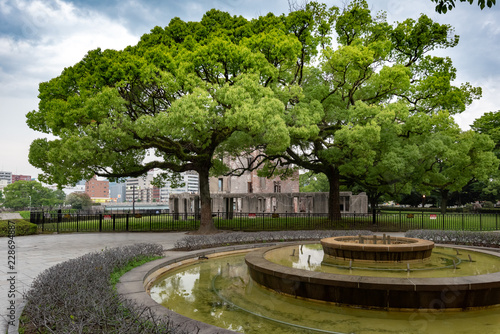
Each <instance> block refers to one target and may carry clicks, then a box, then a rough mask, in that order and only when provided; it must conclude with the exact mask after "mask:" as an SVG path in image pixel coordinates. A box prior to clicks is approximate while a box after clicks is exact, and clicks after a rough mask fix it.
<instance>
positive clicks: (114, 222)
mask: <svg viewBox="0 0 500 334" xmlns="http://www.w3.org/2000/svg"><path fill="white" fill-rule="evenodd" d="M115 224H116V213H113V232H114V231H115Z"/></svg>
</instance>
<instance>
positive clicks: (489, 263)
mask: <svg viewBox="0 0 500 334" xmlns="http://www.w3.org/2000/svg"><path fill="white" fill-rule="evenodd" d="M469 256H470V258H469ZM265 258H266V260H268V261H271V262H274V263H277V264H280V265H282V266H285V267H292V268H296V269H305V270H312V271H320V272H326V273H332V274H343V275H360V276H374V277H401V278H404V277H460V276H475V275H484V274H489V273H494V272H498V271H500V259H499V258H498V257H496V256H493V255H488V254H484V253H478V252H474V251H472V250H463V249H460V250H458V254H457V250H455V249H453V248H449V247H435V248H434V250H433V251H432V256H431V257H430V259H428V260H425V261H416V262H410V263H409V264H408V263H406V262H404V263H373V262H366V261H353V262H352V264H350V263H349V261H345V260H343V259H334V258H333V257H330V256H325V255H324V253H323V249H322V248H321V244H309V245H303V246H290V247H282V248H278V249H274V250H272V251H269V252H266V254H265ZM471 260H472V261H471ZM453 261H455V266H454V265H453ZM350 265H351V268H352V269H349V266H350ZM408 265H409V268H410V271H409V272H408Z"/></svg>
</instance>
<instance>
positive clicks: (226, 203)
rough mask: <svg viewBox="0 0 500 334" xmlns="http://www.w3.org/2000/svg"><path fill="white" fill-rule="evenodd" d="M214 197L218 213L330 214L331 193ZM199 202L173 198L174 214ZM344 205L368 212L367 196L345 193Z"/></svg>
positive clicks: (195, 198)
mask: <svg viewBox="0 0 500 334" xmlns="http://www.w3.org/2000/svg"><path fill="white" fill-rule="evenodd" d="M211 196H212V212H214V213H216V212H243V213H257V212H276V213H298V212H306V213H327V212H328V193H299V192H291V193H258V194H255V193H252V194H212V195H211ZM176 202H177V204H175V203H176ZM197 203H199V200H198V196H197V195H193V194H188V193H183V194H172V195H170V209H171V212H177V213H185V212H187V213H195V210H196V207H197ZM340 206H341V211H342V212H343V213H360V214H364V213H368V197H367V196H366V194H365V193H360V194H358V195H353V194H352V192H350V191H344V192H341V193H340ZM175 208H177V209H175ZM172 210H173V211H172Z"/></svg>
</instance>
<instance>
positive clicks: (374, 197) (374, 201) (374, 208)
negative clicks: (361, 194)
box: [368, 192, 380, 225]
mask: <svg viewBox="0 0 500 334" xmlns="http://www.w3.org/2000/svg"><path fill="white" fill-rule="evenodd" d="M379 197H380V195H378V194H377V195H375V194H373V193H371V192H369V193H368V201H369V202H370V209H372V223H373V225H376V224H377V203H378V199H379Z"/></svg>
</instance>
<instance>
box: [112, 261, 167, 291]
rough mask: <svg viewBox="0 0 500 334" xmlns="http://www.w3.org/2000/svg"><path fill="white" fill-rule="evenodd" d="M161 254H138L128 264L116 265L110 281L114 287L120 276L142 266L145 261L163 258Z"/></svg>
mask: <svg viewBox="0 0 500 334" xmlns="http://www.w3.org/2000/svg"><path fill="white" fill-rule="evenodd" d="M161 258H162V257H161V256H149V255H142V256H137V257H135V258H133V259H132V260H131V261H129V262H128V263H127V264H125V265H124V266H120V267H116V268H115V269H114V270H113V272H112V273H111V275H110V278H109V281H110V283H111V285H112V286H113V288H114V287H115V286H116V284H117V283H118V282H119V281H120V278H121V277H122V276H123V275H125V273H127V272H129V271H130V270H132V269H134V268H136V267H139V266H142V265H143V264H145V263H148V262H151V261H154V260H158V259H161Z"/></svg>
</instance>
